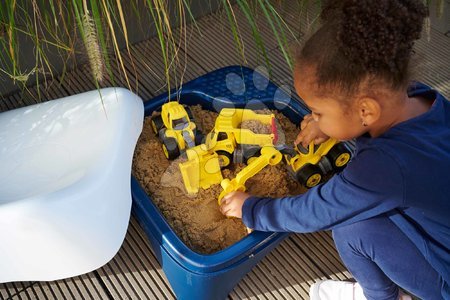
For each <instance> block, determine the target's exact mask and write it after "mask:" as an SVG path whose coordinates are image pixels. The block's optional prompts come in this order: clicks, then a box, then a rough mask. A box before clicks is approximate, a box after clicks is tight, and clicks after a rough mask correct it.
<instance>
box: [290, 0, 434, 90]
mask: <svg viewBox="0 0 450 300" xmlns="http://www.w3.org/2000/svg"><path fill="white" fill-rule="evenodd" d="M427 15H428V10H427V8H426V7H425V6H424V4H423V3H422V1H420V0H376V1H374V0H341V1H333V0H331V1H328V3H327V4H326V5H325V7H324V9H323V11H322V13H321V19H322V22H323V23H322V26H321V27H320V28H319V30H318V31H317V32H316V33H315V34H314V35H313V36H312V37H311V38H310V39H308V40H307V41H306V43H305V45H304V46H303V48H302V49H301V51H300V52H299V54H298V57H297V59H298V62H300V63H306V64H312V65H313V66H315V67H316V80H317V84H318V85H319V86H322V87H333V88H336V87H338V88H340V89H341V90H342V91H344V92H353V91H355V89H357V88H358V87H359V85H360V83H361V82H362V80H364V79H367V78H369V79H377V80H380V79H381V80H382V81H383V82H384V83H385V84H387V85H388V86H389V87H391V88H393V89H396V88H400V87H404V86H405V85H406V84H407V82H408V81H409V72H408V64H409V61H410V58H411V51H412V47H413V44H414V41H415V40H416V39H418V38H420V33H421V31H422V25H423V21H424V18H425V17H426V16H427Z"/></svg>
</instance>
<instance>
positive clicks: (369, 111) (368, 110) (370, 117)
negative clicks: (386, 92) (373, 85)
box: [358, 97, 381, 126]
mask: <svg viewBox="0 0 450 300" xmlns="http://www.w3.org/2000/svg"><path fill="white" fill-rule="evenodd" d="M358 112H359V117H360V118H361V123H362V125H363V126H370V125H372V124H373V123H375V122H377V121H378V120H379V119H380V115H381V106H380V103H379V102H378V101H377V100H376V99H374V98H371V97H361V98H359V99H358Z"/></svg>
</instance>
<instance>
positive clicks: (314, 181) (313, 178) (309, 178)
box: [296, 164, 323, 189]
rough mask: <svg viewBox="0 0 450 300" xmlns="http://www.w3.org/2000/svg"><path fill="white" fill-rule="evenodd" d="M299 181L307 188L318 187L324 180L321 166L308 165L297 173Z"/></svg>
mask: <svg viewBox="0 0 450 300" xmlns="http://www.w3.org/2000/svg"><path fill="white" fill-rule="evenodd" d="M296 178H297V181H298V182H299V183H300V184H301V185H303V186H304V187H306V188H308V189H309V188H312V187H314V186H316V185H318V184H319V183H320V182H321V181H322V179H323V173H322V170H321V169H320V167H319V166H317V165H312V164H306V165H304V166H303V167H302V168H300V170H298V171H297V173H296Z"/></svg>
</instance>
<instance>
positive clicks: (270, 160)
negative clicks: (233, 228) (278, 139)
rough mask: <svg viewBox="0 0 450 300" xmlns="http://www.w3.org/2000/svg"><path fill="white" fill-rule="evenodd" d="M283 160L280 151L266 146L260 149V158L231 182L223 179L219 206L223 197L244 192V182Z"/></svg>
mask: <svg viewBox="0 0 450 300" xmlns="http://www.w3.org/2000/svg"><path fill="white" fill-rule="evenodd" d="M282 159H283V155H282V154H281V152H280V151H278V150H277V149H275V148H274V147H272V146H266V147H263V148H262V149H261V156H259V157H258V158H255V159H254V160H253V161H252V162H251V163H250V164H249V165H248V166H246V167H245V168H244V169H242V170H241V171H240V172H239V173H238V174H237V175H236V177H235V178H233V179H232V180H229V179H224V180H222V182H221V183H220V185H221V186H222V188H223V191H222V192H221V193H220V195H219V200H218V202H219V205H220V202H221V201H222V199H223V197H224V196H225V195H227V194H228V193H231V192H234V191H242V192H245V182H246V181H247V179H249V178H250V177H252V176H254V175H255V174H257V173H258V172H259V171H261V170H262V169H263V168H264V167H265V166H267V165H269V164H270V165H276V164H278V163H280V161H281V160H282Z"/></svg>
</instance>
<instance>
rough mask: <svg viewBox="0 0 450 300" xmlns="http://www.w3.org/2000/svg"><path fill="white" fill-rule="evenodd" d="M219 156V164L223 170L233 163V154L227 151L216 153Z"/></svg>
mask: <svg viewBox="0 0 450 300" xmlns="http://www.w3.org/2000/svg"><path fill="white" fill-rule="evenodd" d="M216 153H217V155H218V156H219V164H220V168H221V169H225V168H226V167H228V166H229V165H231V163H232V162H233V154H232V153H228V152H227V151H223V150H219V151H217V152H216Z"/></svg>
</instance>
